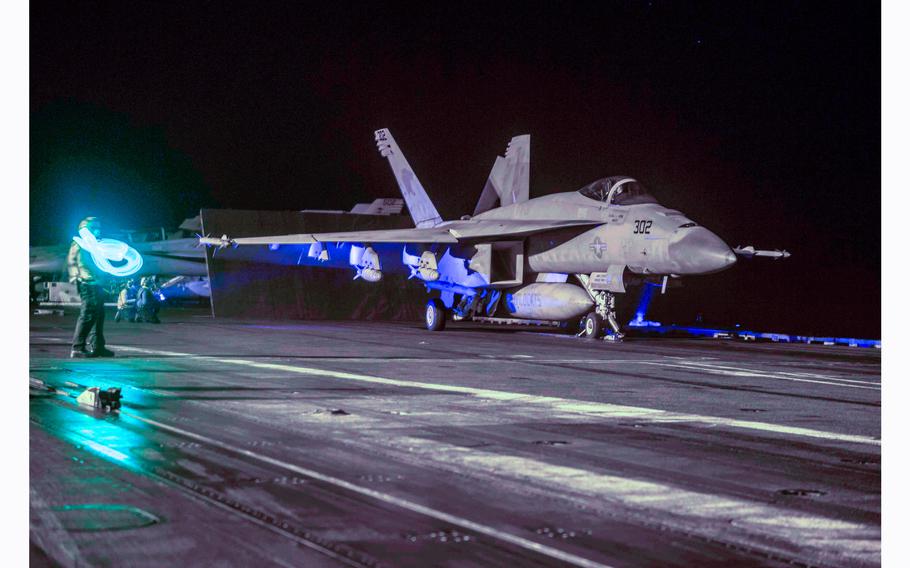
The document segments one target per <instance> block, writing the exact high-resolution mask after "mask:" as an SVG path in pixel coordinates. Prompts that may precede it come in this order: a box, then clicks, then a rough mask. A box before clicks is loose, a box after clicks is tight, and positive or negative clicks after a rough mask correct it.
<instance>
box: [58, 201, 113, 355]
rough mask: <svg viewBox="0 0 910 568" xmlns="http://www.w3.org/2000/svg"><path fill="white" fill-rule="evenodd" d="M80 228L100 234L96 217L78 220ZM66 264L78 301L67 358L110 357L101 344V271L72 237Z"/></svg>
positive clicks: (102, 295)
mask: <svg viewBox="0 0 910 568" xmlns="http://www.w3.org/2000/svg"><path fill="white" fill-rule="evenodd" d="M82 228H87V229H88V230H89V231H90V232H91V233H92V234H93V235H94V236H95V238H96V239H97V238H100V237H101V221H99V220H98V218H97V217H86V218H85V219H83V220H82V221H80V222H79V229H82ZM66 266H67V271H68V273H69V281H70V282H72V283H74V284H76V288H77V289H78V290H79V297H80V298H81V300H82V308H81V309H80V310H79V319H78V320H77V321H76V331H75V333H74V334H73V350H72V351H71V352H70V357H73V358H90V357H113V356H114V352H113V351H111V350H110V349H107V348H106V347H105V346H104V289H103V288H102V286H101V278H102V272H101V270H99V269H98V267H97V266H96V265H95V263H94V261H92V255H91V253H90V252H89V251H86V250H83V249H82V247H80V246H79V243H77V242H76V240H75V239H74V240H73V242H72V244H70V250H69V254H67V257H66ZM86 345H87V346H88V349H86Z"/></svg>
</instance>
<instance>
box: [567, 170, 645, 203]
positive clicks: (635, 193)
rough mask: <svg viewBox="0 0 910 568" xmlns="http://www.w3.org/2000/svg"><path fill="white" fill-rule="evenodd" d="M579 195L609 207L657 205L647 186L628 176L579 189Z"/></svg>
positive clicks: (609, 178) (599, 181) (603, 180)
mask: <svg viewBox="0 0 910 568" xmlns="http://www.w3.org/2000/svg"><path fill="white" fill-rule="evenodd" d="M578 193H580V194H582V195H584V196H585V197H587V198H589V199H593V200H595V201H600V202H602V203H606V204H607V205H640V204H642V203H657V200H656V199H654V197H653V196H652V195H651V194H650V193H649V192H648V190H647V189H646V188H645V186H643V185H642V184H640V183H638V182H637V181H635V180H634V179H632V178H630V177H627V176H613V177H608V178H603V179H599V180H597V181H595V182H592V183H589V184H588V185H586V186H584V187H583V188H581V189H579V190H578Z"/></svg>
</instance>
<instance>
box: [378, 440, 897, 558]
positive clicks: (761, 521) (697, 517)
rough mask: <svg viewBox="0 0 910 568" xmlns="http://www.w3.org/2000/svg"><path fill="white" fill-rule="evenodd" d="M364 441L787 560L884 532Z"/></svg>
mask: <svg viewBox="0 0 910 568" xmlns="http://www.w3.org/2000/svg"><path fill="white" fill-rule="evenodd" d="M361 436H362V439H363V440H365V441H366V442H367V443H371V444H376V445H379V446H382V447H387V448H391V449H393V450H395V451H399V452H405V453H406V455H407V456H409V457H417V458H419V459H421V460H430V461H432V462H434V463H437V464H439V465H441V466H442V467H444V468H445V469H446V470H448V471H451V472H455V473H460V472H464V471H465V470H470V471H477V472H479V473H480V474H481V475H485V476H493V478H495V479H508V480H510V481H513V482H517V483H520V484H522V485H530V486H537V487H543V488H545V489H546V490H548V491H550V492H552V493H554V494H556V495H564V494H566V493H567V492H568V493H570V494H573V493H574V494H579V493H580V494H583V495H585V496H587V498H588V499H587V500H588V501H589V502H590V503H591V504H592V506H593V504H595V503H597V504H600V505H601V506H603V505H607V506H608V507H612V505H617V504H618V505H620V506H622V507H626V508H628V509H630V510H632V511H641V510H645V511H650V512H655V513H659V514H660V519H661V521H662V522H664V523H667V524H669V525H670V526H682V527H684V529H685V530H688V531H691V532H695V533H696V534H700V535H702V536H707V537H709V538H716V539H719V540H721V541H723V542H731V541H732V542H742V541H743V539H742V536H743V535H744V534H745V535H748V536H749V537H751V538H752V539H755V542H761V541H765V543H764V544H762V545H759V546H760V547H762V548H764V547H770V548H772V549H774V548H776V549H777V551H778V552H780V548H778V547H779V546H780V545H779V544H778V545H776V546H775V544H768V543H767V541H768V540H769V539H768V536H772V537H774V538H775V539H780V540H784V541H786V542H787V543H790V544H791V545H792V546H793V547H794V548H795V549H796V550H798V551H799V552H796V553H794V552H792V551H789V552H787V553H785V554H796V555H799V556H800V557H801V556H802V554H803V553H804V550H802V549H803V548H805V547H807V546H808V547H811V548H814V549H816V550H817V551H818V552H821V553H822V554H826V553H828V554H830V553H832V552H834V553H836V554H839V555H841V554H842V555H846V556H853V557H857V556H858V557H860V558H862V557H863V556H866V555H870V554H871V555H876V556H877V555H879V554H880V553H881V550H880V542H881V529H880V527H879V526H878V524H869V523H866V524H864V523H857V522H852V521H844V520H838V519H835V518H830V517H825V516H820V515H817V514H813V513H811V512H806V511H800V510H793V509H788V508H786V507H784V506H780V505H778V504H776V503H767V502H765V501H759V500H750V499H747V498H742V497H737V496H726V495H723V494H715V493H704V492H701V491H697V490H689V489H685V488H682V487H676V486H673V485H668V484H665V483H662V482H659V481H649V480H645V479H635V478H629V477H626V476H620V475H615V474H614V475H611V474H608V473H602V472H599V471H588V470H586V469H580V468H577V467H571V466H564V465H556V464H552V463H549V462H546V461H542V460H538V459H534V458H526V457H523V456H520V455H515V454H502V453H493V452H487V451H484V450H478V449H476V448H466V447H463V446H455V445H453V444H448V443H445V442H439V441H436V440H428V439H426V438H419V437H412V436H406V435H405V436H388V435H387V433H384V432H381V431H378V430H372V429H370V430H367V431H366V432H365V433H364V434H361ZM605 502H606V503H605ZM614 510H615V509H614ZM750 546H754V544H753V545H750ZM782 548H787V547H782Z"/></svg>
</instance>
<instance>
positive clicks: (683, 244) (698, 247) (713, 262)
mask: <svg viewBox="0 0 910 568" xmlns="http://www.w3.org/2000/svg"><path fill="white" fill-rule="evenodd" d="M670 259H671V260H672V261H673V263H674V264H675V265H676V266H678V267H679V272H678V274H710V273H712V272H720V271H721V270H724V269H726V268H729V267H730V266H732V265H733V264H734V263H735V262H736V254H734V252H733V251H732V250H730V247H729V246H727V243H725V242H724V241H722V240H721V238H720V237H718V236H717V235H715V234H714V233H712V232H711V231H709V230H708V229H705V228H704V227H692V228H690V229H686V230H685V232H683V233H682V234H681V235H680V236H679V238H678V239H677V240H674V241H673V242H671V243H670Z"/></svg>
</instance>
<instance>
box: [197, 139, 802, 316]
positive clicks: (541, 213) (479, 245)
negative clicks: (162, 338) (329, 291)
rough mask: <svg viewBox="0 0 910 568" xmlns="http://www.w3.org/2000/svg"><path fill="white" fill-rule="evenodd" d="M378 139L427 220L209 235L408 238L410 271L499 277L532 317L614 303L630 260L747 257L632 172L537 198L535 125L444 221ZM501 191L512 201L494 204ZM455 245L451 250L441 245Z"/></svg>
mask: <svg viewBox="0 0 910 568" xmlns="http://www.w3.org/2000/svg"><path fill="white" fill-rule="evenodd" d="M376 141H377V147H378V148H379V150H380V153H381V154H382V156H383V157H385V158H387V159H388V160H389V165H390V166H391V168H392V172H393V173H394V175H395V178H396V180H397V181H398V184H399V187H400V189H401V192H402V195H403V196H404V198H405V200H406V202H407V205H408V209H409V211H410V213H411V216H412V218H413V219H414V223H415V225H416V228H414V229H398V230H379V231H352V232H345V233H323V234H300V235H276V236H262V237H249V238H239V239H229V238H228V237H227V236H224V237H222V238H221V239H216V238H203V239H201V242H202V243H203V244H210V245H217V246H222V247H223V246H227V245H262V244H302V243H314V244H315V243H333V242H334V243H356V244H357V245H359V246H362V247H369V246H371V245H372V246H378V244H381V243H400V244H402V245H405V246H407V245H410V246H409V247H408V248H407V251H404V250H403V249H399V250H398V251H396V252H395V253H394V254H392V255H388V256H383V253H379V257H381V270H382V271H395V270H398V271H402V272H405V273H406V274H409V275H410V277H412V278H417V279H420V280H423V281H424V284H426V285H427V287H428V288H432V289H436V290H440V291H441V292H443V293H444V294H452V293H455V294H461V295H464V296H468V297H470V296H471V295H472V294H477V293H481V292H482V291H483V290H485V289H489V288H508V290H507V294H508V296H509V297H510V298H512V299H517V301H518V303H517V304H514V305H513V307H512V308H508V311H509V312H510V314H511V315H513V316H516V317H519V318H528V319H570V318H573V317H575V316H577V315H579V314H580V313H583V310H585V309H590V306H591V304H592V303H593V302H592V300H596V301H597V304H598V306H599V309H600V310H603V309H604V302H603V298H602V297H600V296H599V295H598V294H600V292H598V291H604V290H607V291H609V293H622V292H624V291H625V286H624V285H623V273H624V272H626V271H628V272H629V273H632V274H640V275H657V276H666V277H680V276H687V275H695V274H710V273H713V272H718V271H720V270H724V269H725V268H728V267H730V266H732V265H733V264H734V263H735V262H736V254H735V253H734V251H733V250H731V249H730V247H729V246H727V244H726V243H724V242H723V240H721V239H720V237H718V236H717V235H715V234H714V233H712V232H711V231H709V230H708V229H706V228H704V227H701V226H699V225H697V224H696V223H694V222H693V221H692V220H690V219H689V218H687V217H686V216H685V215H684V214H683V213H681V212H679V211H676V210H673V209H668V208H666V207H663V206H662V205H660V204H658V203H656V202H655V201H654V199H653V198H652V197H650V195H649V194H648V193H647V191H646V190H645V189H644V188H643V187H642V186H641V185H640V184H638V182H636V181H635V180H634V179H633V178H630V177H625V176H620V177H614V178H603V179H602V180H598V181H596V182H594V183H592V184H589V185H588V186H585V187H584V188H582V189H581V190H579V191H572V192H566V193H556V194H551V195H546V196H543V197H538V198H535V199H528V198H527V196H528V187H527V186H528V177H529V168H530V137H529V136H527V135H524V136H517V137H515V138H513V139H512V141H511V142H510V144H509V148H508V149H507V151H506V156H505V157H497V159H496V161H495V162H494V165H493V169H492V171H491V172H490V176H489V177H488V180H487V185H486V186H485V188H484V192H483V194H482V195H481V198H480V201H479V202H478V206H477V208H476V210H475V211H479V213H478V214H477V215H475V216H474V217H473V218H464V219H462V220H458V221H442V219H441V217H440V216H439V214H438V212H437V211H436V208H435V207H434V206H433V204H432V202H431V201H430V199H429V197H428V196H427V194H426V192H425V190H424V188H423V186H422V185H421V184H420V181H419V180H418V179H417V177H416V176H415V175H414V172H413V170H412V169H411V167H410V165H409V164H408V162H407V160H406V159H405V157H404V155H403V154H402V152H401V149H400V148H399V147H398V145H397V144H396V143H395V140H394V138H392V135H391V133H390V132H389V131H388V130H387V129H380V130H377V131H376ZM582 192H584V194H583V193H582ZM623 192H625V193H623ZM620 194H622V195H620ZM615 197H622V199H618V198H615ZM497 200H498V201H499V203H500V204H501V205H502V206H500V207H496V208H492V209H488V208H490V207H492V206H493V205H494V204H495V202H496V201H497ZM502 241H507V242H508V243H509V244H508V246H507V247H506V248H501V249H500V250H502V251H503V252H504V253H505V251H508V253H507V254H506V256H505V257H504V258H507V259H516V260H515V261H516V262H520V263H521V265H520V266H517V267H513V268H512V269H511V272H510V273H509V274H507V275H506V276H505V277H504V278H497V277H496V275H495V274H492V271H491V273H489V274H485V273H483V271H478V269H477V267H490V266H492V265H493V264H495V263H492V264H491V262H490V251H491V247H492V249H493V250H495V249H496V247H497V246H498V245H496V243H498V242H502ZM514 243H518V245H517V246H519V247H521V248H522V250H521V251H520V253H519V254H513V251H511V249H510V247H513V246H516V245H515V244H514ZM502 244H503V245H506V243H502ZM440 245H444V246H445V248H444V249H442V248H441V247H440ZM443 250H444V251H445V256H446V259H445V262H442V259H441V258H440V256H439V255H441V254H442V251H443ZM737 251H745V252H742V253H741V254H748V255H749V256H771V257H774V258H785V257H786V256H789V254H788V253H786V252H780V251H755V250H754V249H752V247H747V248H746V249H737ZM427 254H430V255H435V256H436V258H437V259H438V260H437V264H438V270H432V269H430V270H427V269H426V266H427V264H428V261H427V258H428V257H427V256H426V255H427ZM386 258H388V259H389V260H388V261H387V260H386ZM409 259H410V260H409ZM498 260H500V261H501V260H502V259H498ZM429 264H432V262H429ZM351 265H352V266H353V267H354V268H355V269H356V270H357V275H358V276H362V275H363V274H362V271H363V269H364V267H363V266H360V264H359V263H353V262H352V263H351ZM469 267H471V268H473V269H469ZM373 269H374V270H377V274H375V275H374V276H375V277H376V278H375V279H379V277H380V276H381V275H380V274H378V271H379V269H378V268H373ZM540 273H555V274H575V275H577V276H578V280H579V281H582V280H584V279H589V278H590V280H585V282H589V283H603V282H609V285H608V287H607V288H596V287H595V288H592V287H591V285H590V284H589V283H584V282H583V283H582V284H583V287H579V286H575V285H574V284H568V283H563V284H534V282H535V281H536V280H537V275H538V274H540ZM594 276H597V278H593V277H594ZM371 279H372V278H371ZM598 285H600V284H598ZM583 298H584V300H583ZM586 302H587V305H586V306H585V307H584V308H582V305H585V304H586ZM611 305H612V304H611ZM557 306H560V307H557ZM610 309H612V308H610Z"/></svg>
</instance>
